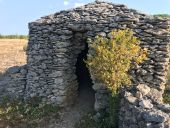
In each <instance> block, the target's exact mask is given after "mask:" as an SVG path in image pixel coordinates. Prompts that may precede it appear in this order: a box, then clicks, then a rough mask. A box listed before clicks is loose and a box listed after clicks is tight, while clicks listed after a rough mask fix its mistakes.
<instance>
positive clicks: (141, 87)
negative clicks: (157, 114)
mask: <svg viewBox="0 0 170 128" xmlns="http://www.w3.org/2000/svg"><path fill="white" fill-rule="evenodd" d="M136 88H137V89H138V90H139V91H140V92H141V93H142V94H143V95H147V94H148V93H149V92H150V88H149V87H148V86H147V85H144V84H139V85H138V86H137V87H136Z"/></svg>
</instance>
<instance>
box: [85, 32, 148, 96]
mask: <svg viewBox="0 0 170 128" xmlns="http://www.w3.org/2000/svg"><path fill="white" fill-rule="evenodd" d="M109 35H110V38H109V39H108V38H104V37H100V36H97V37H96V38H95V40H93V41H90V42H89V47H90V48H91V49H92V51H94V53H92V54H91V53H89V54H88V55H87V60H86V63H87V66H88V68H89V69H90V73H91V75H92V76H94V77H95V78H97V79H99V80H100V81H102V82H103V83H105V84H106V86H107V87H108V88H109V89H110V90H111V91H112V93H117V92H118V91H119V88H120V87H121V86H122V85H130V84H131V77H130V75H129V74H128V71H129V70H130V68H131V67H132V65H131V63H132V62H136V63H138V64H139V63H141V62H142V61H143V60H145V59H146V56H147V50H146V49H141V48H140V46H139V42H140V41H139V40H138V39H137V38H136V37H134V36H133V32H132V31H131V30H130V29H126V30H114V31H112V32H111V33H110V34H109Z"/></svg>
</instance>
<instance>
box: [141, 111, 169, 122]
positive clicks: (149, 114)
mask: <svg viewBox="0 0 170 128" xmlns="http://www.w3.org/2000/svg"><path fill="white" fill-rule="evenodd" d="M168 117H169V116H168V114H166V113H163V112H161V111H160V110H155V111H154V110H153V111H146V112H144V114H143V119H144V120H146V121H148V122H155V123H163V122H166V121H167V120H168Z"/></svg>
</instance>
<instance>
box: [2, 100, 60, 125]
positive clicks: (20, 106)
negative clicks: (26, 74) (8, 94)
mask: <svg viewBox="0 0 170 128" xmlns="http://www.w3.org/2000/svg"><path fill="white" fill-rule="evenodd" d="M58 110H59V109H58V107H56V106H53V105H50V104H42V103H41V99H40V98H32V99H31V100H29V101H28V102H26V103H25V102H21V101H20V100H17V99H16V100H13V101H10V100H9V99H8V98H4V100H3V103H2V104H0V121H1V122H5V124H7V125H9V126H17V125H20V124H29V123H30V122H31V123H33V124H36V121H37V120H40V119H43V118H45V117H48V116H55V117H57V116H58Z"/></svg>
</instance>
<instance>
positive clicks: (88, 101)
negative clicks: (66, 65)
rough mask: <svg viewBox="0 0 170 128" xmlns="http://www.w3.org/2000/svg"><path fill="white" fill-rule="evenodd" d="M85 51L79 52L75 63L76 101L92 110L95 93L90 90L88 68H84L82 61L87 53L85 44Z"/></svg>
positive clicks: (90, 83)
mask: <svg viewBox="0 0 170 128" xmlns="http://www.w3.org/2000/svg"><path fill="white" fill-rule="evenodd" d="M85 44H86V46H85V49H84V50H83V51H81V53H80V54H79V55H78V58H77V63H76V75H77V81H78V83H79V85H78V100H80V102H82V103H83V104H84V105H86V106H87V107H89V108H91V109H93V108H94V102H95V91H94V90H93V88H92V85H93V83H92V80H91V77H90V73H89V70H88V68H87V67H86V63H85V62H84V60H86V59H87V53H88V44H87V43H85Z"/></svg>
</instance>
